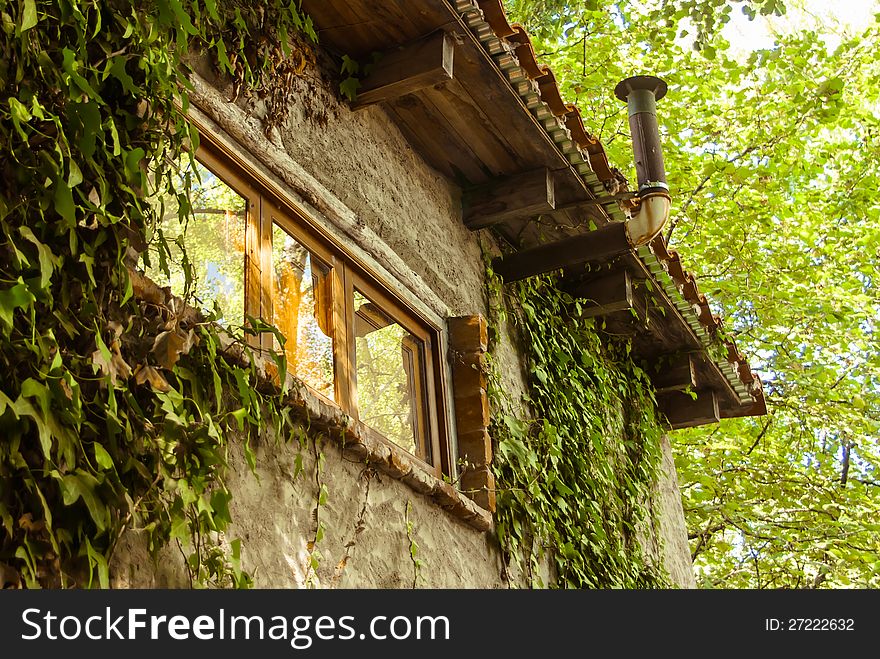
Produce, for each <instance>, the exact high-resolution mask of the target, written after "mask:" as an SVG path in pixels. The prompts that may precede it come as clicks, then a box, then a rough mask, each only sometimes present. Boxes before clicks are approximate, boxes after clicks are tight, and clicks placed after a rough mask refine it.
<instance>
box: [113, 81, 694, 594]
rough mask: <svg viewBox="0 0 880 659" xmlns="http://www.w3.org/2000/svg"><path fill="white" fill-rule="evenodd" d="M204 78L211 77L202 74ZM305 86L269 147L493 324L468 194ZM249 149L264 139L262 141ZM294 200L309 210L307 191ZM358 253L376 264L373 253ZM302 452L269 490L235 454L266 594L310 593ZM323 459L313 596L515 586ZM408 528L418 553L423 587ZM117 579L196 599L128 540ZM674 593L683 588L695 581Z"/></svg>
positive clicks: (445, 525)
mask: <svg viewBox="0 0 880 659" xmlns="http://www.w3.org/2000/svg"><path fill="white" fill-rule="evenodd" d="M197 68H198V69H199V70H200V71H201V73H202V74H203V75H204V76H208V70H207V69H206V68H205V67H204V66H199V67H197ZM215 84H217V83H216V81H215ZM296 84H297V85H298V86H299V90H300V91H301V93H300V94H299V95H298V96H297V100H296V102H295V103H294V104H293V105H292V107H291V113H290V117H289V119H288V121H287V123H286V124H285V126H284V127H283V128H282V129H281V131H280V132H278V133H276V134H274V135H272V136H270V137H271V140H272V143H273V144H272V145H273V146H275V147H277V146H280V145H283V148H284V150H285V151H286V153H287V156H282V157H283V158H286V157H289V158H290V161H291V163H296V164H297V165H299V166H301V167H302V169H304V170H306V171H307V172H308V173H309V174H311V175H312V176H313V177H314V178H315V179H317V181H319V182H320V183H321V184H323V186H324V187H326V188H327V189H329V190H331V191H332V192H333V194H334V195H335V196H336V197H337V198H338V199H339V200H341V201H342V202H343V204H344V205H345V206H347V207H348V208H349V209H350V210H351V211H353V213H354V215H355V216H356V217H357V222H358V223H362V224H363V225H365V226H367V227H369V228H370V229H372V231H373V232H374V233H375V234H377V235H378V236H379V237H380V238H381V239H382V240H383V241H385V242H386V243H387V244H388V246H389V247H390V248H391V249H392V250H394V251H395V252H396V253H397V254H398V255H399V256H400V257H401V258H402V259H403V260H404V261H405V262H406V264H407V265H408V266H409V267H410V268H411V269H412V271H413V272H414V273H415V274H416V275H418V276H419V277H420V278H421V279H422V280H423V281H424V282H426V283H427V284H428V286H429V287H430V289H431V290H432V291H433V292H434V293H436V295H437V296H438V297H439V298H440V299H441V300H442V301H443V303H444V304H445V305H446V306H447V307H448V309H449V312H450V315H459V314H473V313H483V314H485V313H486V311H487V309H486V300H485V294H484V284H483V263H482V254H481V249H480V244H479V241H478V239H477V237H476V236H475V235H474V234H472V233H470V232H469V231H467V230H466V229H465V228H464V226H463V225H462V224H461V221H460V191H459V190H458V189H457V188H456V187H455V186H453V185H450V184H449V182H448V181H446V179H445V178H444V177H443V176H441V175H440V174H439V173H437V172H436V171H435V170H433V169H432V168H430V167H429V166H428V165H427V164H425V163H424V162H423V161H422V160H421V158H420V157H419V156H418V155H417V154H415V153H414V151H413V150H412V149H411V148H410V147H409V145H408V144H407V142H406V141H405V139H404V138H403V136H402V135H401V133H400V131H399V130H398V129H397V127H396V126H395V125H394V124H393V123H392V122H391V121H390V120H389V119H388V117H387V116H386V115H385V114H384V112H383V111H382V110H381V109H380V108H375V107H374V108H368V109H365V110H362V111H360V112H356V113H354V112H351V111H349V110H348V109H347V107H346V106H344V105H342V104H340V103H339V101H338V98H337V95H336V93H335V92H334V91H333V89H334V85H335V83H332V82H328V76H326V74H322V73H321V72H319V71H317V70H315V69H311V70H308V71H306V74H305V75H304V77H303V79H302V80H298V81H297V82H296ZM217 90H218V91H219V92H220V93H221V94H228V92H229V90H228V88H225V87H224V86H223V85H222V84H217ZM238 105H239V106H240V107H241V108H243V109H245V110H246V111H247V112H248V113H250V114H251V115H253V116H256V117H259V116H260V115H261V112H264V110H262V108H261V106H260V104H259V103H256V104H251V103H249V102H248V101H246V100H239V102H238ZM250 135H251V138H252V139H258V138H259V132H256V134H255V136H254V131H253V130H252V128H251V129H250ZM251 148H252V149H254V150H255V151H256V149H255V147H254V146H252V147H251ZM264 164H266V163H264ZM281 165H283V163H281ZM274 166H276V167H277V166H279V164H278V163H274ZM297 192H299V193H300V194H302V193H304V192H305V193H310V194H308V195H306V198H310V197H311V196H312V195H311V191H297ZM489 246H490V249H491V248H493V246H492V245H491V244H490V245H489ZM361 247H363V248H364V249H365V250H367V252H369V251H370V248H369V246H368V245H361ZM500 330H501V331H499V333H498V335H497V340H498V344H497V346H496V349H495V354H496V366H497V367H498V369H499V371H500V373H501V376H502V387H503V388H504V390H505V391H507V392H508V394H509V395H510V396H511V398H512V399H514V400H517V399H518V398H519V397H520V396H521V395H522V393H524V392H525V391H526V388H525V382H524V372H523V368H522V363H521V359H520V358H519V356H518V355H519V353H518V350H517V348H516V345H515V340H514V333H513V332H512V331H511V330H510V328H509V327H502V328H500ZM297 446H298V445H296V444H294V445H277V446H276V445H275V444H274V442H268V441H267V442H264V443H263V444H262V445H259V446H257V447H256V451H257V456H258V475H259V481H257V480H255V479H254V478H253V476H252V475H251V474H250V473H249V470H248V468H247V467H246V466H245V465H244V463H243V460H242V459H241V455H240V453H239V452H237V451H233V456H232V459H231V463H230V467H231V472H230V476H229V483H230V486H231V489H232V490H233V492H234V493H235V496H234V498H233V501H232V503H231V506H230V511H231V513H232V515H233V519H234V520H235V525H234V527H233V528H232V529H231V532H230V533H229V537H230V538H234V537H238V538H240V539H241V540H242V562H243V567H244V568H245V569H246V570H248V571H250V572H252V574H253V575H254V577H255V582H256V585H257V586H262V587H301V586H303V585H304V584H305V581H306V568H305V565H306V559H307V543H308V541H309V540H310V539H311V538H312V537H313V534H314V528H313V520H312V510H313V508H314V502H315V497H316V492H317V490H316V487H317V486H316V484H315V482H314V479H313V469H314V458H313V457H312V456H311V455H310V454H309V453H308V452H307V451H306V452H304V453H303V458H304V459H303V465H304V468H305V472H304V473H303V474H300V475H299V476H298V477H297V478H293V473H294V458H295V454H296V447H297ZM324 453H325V456H326V465H325V469H324V472H323V479H324V482H325V483H326V484H327V486H328V489H329V492H330V496H329V500H328V503H327V505H326V506H325V507H322V511H321V519H322V521H323V522H324V525H325V528H326V536H325V538H324V539H323V540H322V542H321V543H320V544H319V547H318V549H319V551H320V553H321V555H322V559H321V562H320V566H319V568H318V570H317V583H319V584H320V585H321V586H325V587H412V585H413V583H414V580H416V581H415V583H416V584H417V585H418V586H419V587H483V588H492V587H505V586H506V584H505V582H504V581H503V580H502V577H501V558H500V553H499V551H498V549H497V546H496V545H495V544H494V542H493V541H492V539H491V536H490V535H487V534H484V533H480V532H478V531H476V530H474V529H472V528H470V527H468V526H465V525H464V524H462V523H460V522H459V521H457V520H456V519H454V518H452V517H451V516H450V515H448V514H447V513H446V512H445V511H443V510H442V509H440V508H439V507H437V506H436V505H435V504H433V503H432V502H430V501H429V500H427V499H426V498H424V497H422V496H421V495H419V494H417V493H416V492H414V491H413V490H411V489H410V488H409V487H408V486H406V485H404V484H403V483H400V482H398V481H396V480H394V479H392V478H389V477H387V476H384V475H382V476H380V475H376V474H372V472H365V471H364V465H362V464H358V463H352V462H349V461H346V460H345V459H343V456H342V455H341V453H340V451H339V450H338V449H337V448H336V447H335V446H330V445H327V446H325V448H324ZM310 475H311V476H310ZM671 478H672V480H668V479H667V480H666V481H664V482H663V483H661V486H660V492H661V494H662V496H660V497H659V499H660V500H661V501H663V502H665V503H664V504H663V506H664V510H666V509H668V510H670V511H672V513H673V514H674V513H675V512H676V511H675V510H674V506H673V505H672V503H673V502H672V499H676V497H677V487H676V486H675V477H674V467H673V471H672V477H671ZM664 483H665V484H664ZM667 499H668V501H667ZM407 503H409V513H408V517H407ZM678 514H679V515H680V514H681V503H680V500H678ZM407 519H409V521H410V522H411V523H412V528H413V539H414V540H415V542H416V544H417V545H418V547H419V550H418V558H419V560H420V561H421V567H420V569H419V570H418V574H417V575H416V573H415V568H414V565H413V561H412V558H411V556H410V545H409V538H408V537H407V534H406V528H407V524H406V521H407ZM682 527H683V520H682V521H681V524H678V522H677V521H675V520H673V521H671V522H670V521H661V529H666V530H667V531H664V533H666V532H668V533H669V534H674V533H677V532H678V531H680V530H681V529H682ZM359 529H360V530H359ZM682 532H683V531H682ZM670 539H671V540H672V542H670V541H667V542H666V544H665V545H664V546H668V549H667V551H666V553H667V554H668V553H669V552H670V551H672V552H680V551H681V546H680V544H681V543H678V544H676V543H675V539H674V538H672V537H671V536H670ZM680 540H681V542H683V543H684V553H683V554H681V555H679V556H677V557H676V556H672V555H670V557H667V559H666V560H667V562H670V561H671V562H670V563H669V567H670V569H672V568H673V565H679V567H677V568H675V570H676V573H678V572H679V571H683V570H684V566H683V558H682V557H683V556H687V557H688V561H689V554H688V553H687V543H686V539H685V538H684V537H682V538H680ZM679 568H680V569H679ZM548 570H549V564H548ZM112 576H113V581H114V585H116V586H118V587H156V586H159V587H173V586H186V585H188V580H187V579H186V577H185V572H184V570H183V569H182V562H181V553H180V552H179V551H178V550H177V548H176V547H174V548H171V549H169V550H166V551H164V552H162V554H161V556H160V559H159V561H158V562H157V563H154V562H153V561H152V560H151V559H149V557H148V555H147V552H146V550H145V547H144V546H143V543H142V542H141V541H140V540H139V538H138V537H137V536H136V535H134V534H129V535H127V536H126V537H125V539H124V540H123V543H122V546H121V547H120V549H119V551H118V552H117V556H116V559H115V560H114V562H113V567H112ZM542 578H543V579H544V581H545V582H546V581H549V580H550V579H551V575H550V573H549V572H547V573H546V574H543V575H542ZM514 579H515V580H517V579H516V577H514ZM676 580H677V581H678V582H679V583H682V585H686V584H685V582H686V577H685V575H681V576H680V578H679V577H676ZM690 580H691V582H692V581H693V576H692V575H691V576H690Z"/></svg>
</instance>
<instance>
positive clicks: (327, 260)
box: [195, 126, 453, 477]
mask: <svg viewBox="0 0 880 659" xmlns="http://www.w3.org/2000/svg"><path fill="white" fill-rule="evenodd" d="M199 129H200V135H201V140H200V142H201V143H200V145H199V148H198V149H197V151H196V153H195V157H196V159H197V160H198V161H199V162H200V163H202V164H203V165H204V166H205V167H207V168H208V169H209V170H211V171H212V172H213V173H214V174H215V175H216V176H217V177H218V178H219V179H221V180H222V181H223V182H224V183H225V184H226V185H228V186H229V187H230V188H232V190H234V191H235V192H236V193H237V194H239V195H240V196H241V197H243V198H244V199H245V200H246V201H247V217H246V231H245V259H244V260H245V263H244V264H243V267H244V268H245V286H244V289H245V301H244V308H245V314H247V315H250V316H253V317H255V318H260V319H261V320H263V321H264V322H267V323H272V322H273V319H274V303H273V296H274V282H273V280H272V277H273V266H272V231H273V226H274V225H275V224H277V225H278V226H279V227H280V228H281V229H282V230H284V231H286V232H287V233H288V234H289V235H290V236H291V237H292V238H293V239H294V240H296V241H297V242H299V243H300V244H301V245H302V246H303V247H305V248H306V249H307V250H308V251H309V252H310V253H311V254H312V255H313V258H316V259H317V260H318V261H320V262H321V263H323V264H324V265H326V266H328V267H329V268H330V274H329V277H330V280H331V291H332V303H331V304H332V312H331V313H332V334H333V336H332V339H333V365H334V389H335V391H334V393H335V398H336V400H335V401H331V400H330V399H328V398H327V397H325V396H323V395H322V394H321V393H320V392H318V391H315V390H314V389H312V388H311V387H309V391H310V392H311V393H312V394H314V395H316V396H319V397H320V398H322V399H323V400H325V401H327V402H329V403H330V404H333V405H336V406H338V407H340V408H341V409H342V410H343V411H344V412H345V413H346V414H348V415H350V416H352V417H353V418H355V419H358V418H359V415H358V410H357V403H356V401H357V393H356V392H357V389H356V388H357V370H356V363H357V362H356V357H355V341H354V337H355V328H354V315H355V312H354V291H355V290H358V291H360V292H361V293H362V294H363V295H364V296H365V297H367V298H368V299H369V300H370V301H371V302H373V303H374V304H376V305H377V306H378V307H379V309H380V310H381V311H382V312H383V313H385V314H386V315H387V316H388V317H389V318H390V319H391V320H393V321H394V322H395V323H397V324H399V325H400V326H401V327H403V329H405V330H406V331H407V332H409V333H410V334H411V335H412V336H414V337H416V339H417V340H418V341H420V342H421V343H422V345H423V346H424V351H423V352H424V356H423V361H424V364H423V365H422V369H421V372H422V374H423V383H422V384H423V386H422V387H421V389H422V391H421V398H422V404H421V406H422V407H423V408H424V414H425V419H424V432H425V436H424V438H420V447H419V448H420V452H419V453H420V454H416V455H413V457H414V458H416V460H418V461H419V462H420V463H421V464H422V465H423V467H424V469H425V470H426V471H428V472H430V473H432V474H434V475H435V476H437V477H441V476H442V475H443V474H450V475H451V474H452V473H453V471H452V467H453V465H452V464H451V460H450V456H451V447H450V442H449V432H448V410H447V406H446V404H445V390H446V378H445V373H444V369H443V362H442V357H441V351H440V346H441V331H440V329H439V328H438V327H436V326H435V325H434V324H433V323H431V322H430V321H428V320H427V319H426V318H424V317H423V316H421V315H419V314H418V313H417V312H416V311H415V310H413V309H412V308H410V307H409V306H408V305H406V304H405V303H404V302H403V301H402V300H401V299H400V298H399V296H397V295H395V294H394V293H393V292H392V290H391V288H390V287H389V286H388V285H387V284H385V283H383V281H382V278H381V277H380V276H379V275H378V274H377V273H376V272H374V271H373V270H371V269H370V268H369V267H367V266H366V265H365V264H363V263H361V262H359V261H358V260H357V259H356V258H355V257H354V256H353V255H351V254H350V252H349V251H348V250H346V249H345V247H344V245H341V244H339V243H338V242H337V241H335V240H333V239H332V238H331V237H330V236H328V235H327V234H326V233H325V232H323V231H321V230H320V228H319V227H317V226H316V225H315V224H314V223H313V222H312V221H311V220H310V219H309V217H308V215H307V214H306V213H305V212H304V211H303V210H301V209H300V208H299V207H298V206H297V205H296V204H294V203H293V202H292V201H291V200H290V199H288V198H287V197H286V196H285V195H284V193H283V191H281V190H279V189H278V187H277V186H275V185H273V184H272V183H271V182H270V181H268V180H267V179H266V178H265V177H264V176H262V175H261V174H260V173H259V172H257V171H255V170H254V169H253V168H251V167H249V166H248V165H247V163H245V162H243V161H242V160H241V159H240V158H239V157H238V156H237V155H236V154H234V153H232V152H231V151H229V150H228V149H226V148H224V147H223V146H221V144H220V143H219V141H215V140H213V139H211V136H210V133H209V132H207V131H206V130H205V129H204V127H201V126H200V127H199ZM273 338H274V337H273V336H272V335H271V333H263V334H261V335H259V336H256V337H249V340H250V341H251V344H252V345H253V347H255V348H259V349H263V350H274V343H273ZM306 386H308V385H306ZM370 430H371V431H372V432H373V433H374V434H375V435H376V436H378V437H380V438H381V439H382V440H383V441H385V442H387V443H389V444H393V445H394V446H395V447H397V448H400V449H401V450H406V449H403V448H402V447H400V445H399V444H396V443H394V442H392V441H391V440H390V439H388V438H386V437H385V436H384V435H382V434H381V432H379V431H377V430H374V429H372V428H370Z"/></svg>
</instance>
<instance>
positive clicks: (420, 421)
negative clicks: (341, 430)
mask: <svg viewBox="0 0 880 659" xmlns="http://www.w3.org/2000/svg"><path fill="white" fill-rule="evenodd" d="M354 308H355V320H354V333H355V359H356V366H357V409H358V415H359V417H360V420H361V421H362V422H363V423H365V424H366V425H368V426H370V427H371V428H374V429H375V430H378V431H379V432H380V433H382V434H383V435H384V436H385V437H387V438H388V439H390V440H391V441H393V442H394V443H395V444H398V445H399V446H401V447H402V448H404V449H406V450H407V451H409V452H410V453H413V454H415V455H417V454H419V453H420V451H419V448H420V446H421V445H422V443H423V442H422V438H423V437H424V432H423V429H424V427H425V410H424V402H425V397H424V393H423V392H424V388H425V380H424V378H425V372H424V370H425V369H424V366H423V365H424V348H425V346H424V344H423V343H422V341H421V340H419V339H418V338H416V337H415V336H413V335H412V334H410V333H409V332H407V331H406V330H405V329H404V328H403V327H401V326H400V325H398V324H397V323H395V322H394V321H393V320H392V319H391V318H390V317H389V316H388V315H387V314H385V313H384V312H383V311H382V310H381V309H380V308H379V307H378V306H377V305H376V304H374V303H373V302H370V300H368V299H367V298H366V297H364V296H363V295H362V294H361V293H360V292H358V291H355V294H354ZM426 459H427V460H430V456H426Z"/></svg>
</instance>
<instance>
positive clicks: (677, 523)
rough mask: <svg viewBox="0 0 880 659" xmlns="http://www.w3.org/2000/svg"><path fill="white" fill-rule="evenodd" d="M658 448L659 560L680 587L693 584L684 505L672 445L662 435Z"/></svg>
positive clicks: (695, 583) (656, 509) (692, 569)
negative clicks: (660, 453) (660, 452)
mask: <svg viewBox="0 0 880 659" xmlns="http://www.w3.org/2000/svg"><path fill="white" fill-rule="evenodd" d="M660 448H661V449H662V452H663V458H662V462H661V464H660V478H659V482H658V483H657V490H656V496H655V500H654V505H655V512H656V513H657V516H658V519H659V522H660V539H661V551H662V555H661V560H662V561H663V565H664V566H665V567H666V569H667V570H668V571H669V576H670V578H671V579H672V582H673V583H675V584H677V585H678V586H679V587H681V588H696V587H697V582H696V580H695V579H694V566H693V563H692V562H691V550H690V547H688V541H687V526H686V525H685V520H684V508H683V507H682V505H681V491H680V490H679V489H678V476H677V474H676V472H675V459H674V458H673V455H672V445H671V444H670V443H669V437H667V436H666V435H663V437H662V439H661V442H660Z"/></svg>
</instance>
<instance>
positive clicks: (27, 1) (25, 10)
mask: <svg viewBox="0 0 880 659" xmlns="http://www.w3.org/2000/svg"><path fill="white" fill-rule="evenodd" d="M38 20H39V19H38V18H37V3H36V2H35V0H24V6H23V7H22V9H21V28H20V29H19V31H18V34H19V35H22V34H24V33H25V32H27V31H28V30H30V29H31V28H32V27H34V26H36V24H37V22H38Z"/></svg>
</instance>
